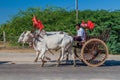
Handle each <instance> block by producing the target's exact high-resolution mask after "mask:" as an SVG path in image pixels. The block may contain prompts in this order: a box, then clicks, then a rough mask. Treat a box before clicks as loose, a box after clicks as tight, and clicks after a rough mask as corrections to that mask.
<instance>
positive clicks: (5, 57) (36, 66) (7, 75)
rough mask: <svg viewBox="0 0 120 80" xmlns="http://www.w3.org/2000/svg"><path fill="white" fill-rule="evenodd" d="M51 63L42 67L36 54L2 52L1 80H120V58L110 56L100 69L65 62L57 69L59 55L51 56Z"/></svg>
mask: <svg viewBox="0 0 120 80" xmlns="http://www.w3.org/2000/svg"><path fill="white" fill-rule="evenodd" d="M49 56H50V57H51V58H52V60H51V61H49V62H48V63H46V64H45V66H44V67H40V64H41V62H40V61H38V62H37V63H34V62H33V60H34V58H35V54H34V53H9V52H8V53H6V52H4V53H3V52H2V53H1V52H0V80H119V79H120V56H119V55H110V56H109V58H108V59H107V60H106V62H105V63H104V64H103V65H102V66H100V67H88V66H86V65H85V64H84V63H82V62H79V61H78V64H77V66H76V67H73V65H72V63H71V60H70V61H69V62H68V64H65V62H64V61H63V62H62V64H61V65H60V66H59V67H56V63H57V62H56V59H57V58H58V56H59V55H58V54H55V55H52V54H49Z"/></svg>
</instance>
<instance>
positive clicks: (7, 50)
mask: <svg viewBox="0 0 120 80" xmlns="http://www.w3.org/2000/svg"><path fill="white" fill-rule="evenodd" d="M1 52H9V53H29V52H30V53H32V52H33V53H34V52H35V51H34V49H32V48H30V49H15V48H1V49H0V53H1Z"/></svg>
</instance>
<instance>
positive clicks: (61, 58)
mask: <svg viewBox="0 0 120 80" xmlns="http://www.w3.org/2000/svg"><path fill="white" fill-rule="evenodd" d="M64 51H65V49H64V48H62V51H61V53H60V59H59V61H58V66H59V65H60V63H61V61H62V60H63V58H64Z"/></svg>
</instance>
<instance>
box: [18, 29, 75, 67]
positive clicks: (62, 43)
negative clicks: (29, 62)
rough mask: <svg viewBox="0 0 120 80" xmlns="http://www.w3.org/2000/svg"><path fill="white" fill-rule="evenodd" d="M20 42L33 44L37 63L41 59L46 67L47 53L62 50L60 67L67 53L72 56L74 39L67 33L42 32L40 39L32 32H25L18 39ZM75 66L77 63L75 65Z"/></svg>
mask: <svg viewBox="0 0 120 80" xmlns="http://www.w3.org/2000/svg"><path fill="white" fill-rule="evenodd" d="M18 42H22V43H25V42H27V43H29V44H31V43H32V44H33V47H34V49H35V50H36V54H37V57H36V59H35V61H37V60H38V58H40V59H41V60H42V66H43V65H44V62H45V61H44V58H45V57H46V56H45V53H46V51H47V50H56V49H61V57H60V59H58V65H59V64H60V61H61V60H63V58H64V55H65V51H68V53H70V54H72V43H73V38H72V37H71V36H69V35H68V34H66V33H65V32H63V33H61V32H46V34H45V32H40V33H39V37H36V36H35V35H34V34H33V33H31V32H30V31H27V32H26V33H25V32H23V33H22V34H21V36H20V37H19V39H18ZM74 62H75V61H74ZM74 64H75V63H74Z"/></svg>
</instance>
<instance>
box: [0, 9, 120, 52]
mask: <svg viewBox="0 0 120 80" xmlns="http://www.w3.org/2000/svg"><path fill="white" fill-rule="evenodd" d="M33 14H34V15H36V16H37V19H40V20H41V21H42V23H43V24H44V26H45V30H46V31H65V32H67V33H69V34H70V35H75V34H76V30H75V28H74V25H75V24H76V11H74V10H72V11H68V10H66V9H63V8H59V7H48V8H46V9H44V10H42V9H40V8H28V9H27V10H25V11H22V10H20V11H19V13H17V14H16V15H14V16H13V17H12V18H11V19H10V20H9V21H7V22H6V23H5V24H1V25H0V26H1V27H0V37H2V35H3V34H2V32H3V31H5V33H6V40H7V43H9V44H10V45H11V46H20V44H18V43H17V40H18V37H19V36H20V34H21V33H22V32H23V31H27V30H32V28H33V25H32V17H33ZM82 20H84V21H88V20H91V21H92V22H94V23H95V28H94V29H93V30H88V31H87V32H88V34H89V35H92V36H98V35H101V33H102V32H103V31H104V30H105V29H108V28H110V26H109V25H111V31H110V37H109V40H108V41H107V43H106V44H107V45H108V47H109V50H110V52H111V53H112V54H120V10H115V11H109V10H95V11H92V10H84V11H80V10H79V23H81V21H82ZM1 40H2V38H0V41H1Z"/></svg>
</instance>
